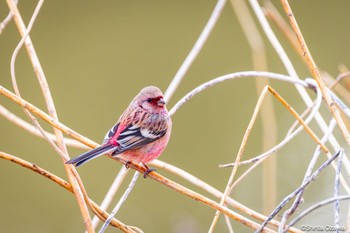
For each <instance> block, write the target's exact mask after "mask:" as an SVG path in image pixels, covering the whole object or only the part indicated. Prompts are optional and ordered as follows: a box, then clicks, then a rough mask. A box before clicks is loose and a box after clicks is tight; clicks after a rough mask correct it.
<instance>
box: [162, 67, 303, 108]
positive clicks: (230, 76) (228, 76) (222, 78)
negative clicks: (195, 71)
mask: <svg viewBox="0 0 350 233" xmlns="http://www.w3.org/2000/svg"><path fill="white" fill-rule="evenodd" d="M240 78H270V79H276V80H279V81H284V82H289V83H294V84H298V85H300V86H303V87H308V84H307V83H306V82H304V81H302V80H299V79H292V78H291V77H289V76H286V75H282V74H276V73H271V72H264V71H244V72H237V73H232V74H226V75H223V76H220V77H217V78H214V79H212V80H210V81H207V82H205V83H203V84H201V85H199V86H198V87H196V88H194V89H193V90H192V91H190V92H188V93H187V94H186V95H185V96H184V97H182V99H180V100H179V101H178V102H177V103H176V104H175V105H174V106H173V107H172V108H171V110H170V111H169V114H170V115H173V114H174V113H175V112H176V111H177V110H178V109H179V108H180V107H181V106H182V105H183V104H184V103H186V102H187V101H188V100H190V99H191V98H192V97H194V96H195V95H197V94H198V93H200V92H202V91H204V90H206V89H208V88H209V87H212V86H214V85H216V84H218V83H221V82H225V81H227V80H232V79H240ZM298 85H297V86H298Z"/></svg>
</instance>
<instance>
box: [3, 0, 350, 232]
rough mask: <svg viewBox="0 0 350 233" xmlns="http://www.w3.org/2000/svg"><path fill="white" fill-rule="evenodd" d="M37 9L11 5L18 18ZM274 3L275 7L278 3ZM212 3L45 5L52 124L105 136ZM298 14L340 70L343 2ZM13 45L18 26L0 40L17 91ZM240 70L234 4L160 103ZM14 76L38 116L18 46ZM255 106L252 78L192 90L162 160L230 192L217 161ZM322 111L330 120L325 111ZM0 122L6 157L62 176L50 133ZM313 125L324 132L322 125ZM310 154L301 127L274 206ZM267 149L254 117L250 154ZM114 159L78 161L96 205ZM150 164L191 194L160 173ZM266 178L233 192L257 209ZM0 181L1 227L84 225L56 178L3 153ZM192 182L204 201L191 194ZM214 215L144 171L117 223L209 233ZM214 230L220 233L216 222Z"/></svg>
mask: <svg viewBox="0 0 350 233" xmlns="http://www.w3.org/2000/svg"><path fill="white" fill-rule="evenodd" d="M36 3H37V2H36V1H20V2H19V9H20V12H21V14H22V17H23V19H24V21H25V22H26V23H28V22H29V19H30V17H31V15H32V13H33V11H34V8H35V6H36ZM274 3H275V5H276V6H277V7H278V9H279V10H280V12H281V13H282V14H283V11H281V8H280V5H279V2H278V1H274ZM215 4H216V2H215V1H103V2H101V1H46V2H45V3H44V5H43V7H42V9H41V11H40V13H39V16H38V18H37V20H36V23H35V25H34V27H33V29H32V32H31V38H32V40H33V43H34V46H35V48H36V51H37V53H38V56H39V59H40V62H41V64H42V66H43V69H44V71H45V74H46V77H47V80H48V82H49V85H50V88H51V92H52V95H53V98H54V101H55V104H56V108H57V111H58V115H59V119H60V121H61V122H62V123H64V124H66V125H67V126H69V127H71V128H72V129H74V130H75V131H77V132H79V133H81V134H83V135H85V136H87V137H89V138H91V139H93V140H95V141H97V142H101V141H102V138H103V136H104V135H105V133H106V131H107V130H109V128H110V127H111V126H112V125H113V124H114V123H115V121H116V120H117V119H118V117H119V115H120V114H121V113H122V112H123V110H124V109H125V108H126V106H127V105H128V104H129V102H130V101H131V99H132V98H133V97H134V95H135V94H136V93H137V92H138V91H139V90H140V89H141V88H143V87H144V86H146V85H156V86H159V87H160V88H161V89H162V90H163V91H165V90H166V88H167V87H168V85H169V83H170V81H171V80H172V78H173V76H174V75H175V73H176V71H177V70H178V68H179V67H180V65H181V64H182V62H183V61H184V59H185V57H186V56H187V54H188V53H189V51H190V49H191V48H192V46H193V45H194V43H195V41H196V39H197V37H198V36H199V34H200V32H201V30H202V29H203V27H204V26H205V24H206V22H207V20H208V19H209V16H210V15H211V12H212V10H213V8H214V6H215ZM292 8H293V10H294V13H295V16H296V18H297V20H298V22H299V24H300V27H301V30H302V32H303V34H304V37H305V39H306V42H307V43H308V46H309V48H310V50H311V52H312V54H313V56H314V58H315V60H316V62H317V64H318V66H319V68H320V69H322V70H326V71H327V72H329V73H330V74H331V75H333V76H336V75H337V74H338V65H339V64H341V63H343V64H345V65H349V62H350V58H349V51H350V43H349V36H350V31H349V30H348V24H349V22H350V16H349V14H348V9H350V2H349V1H344V0H343V1H336V2H334V1H315V0H309V1H293V2H292ZM7 14H8V7H7V5H6V2H5V1H1V2H0V18H1V19H3V18H5V17H6V15H7ZM273 28H274V29H276V27H273ZM277 35H278V36H279V38H280V40H281V41H282V43H283V45H284V46H285V48H286V50H287V52H288V54H289V56H290V58H291V59H292V61H293V64H294V65H295V67H296V68H297V69H298V73H299V75H300V77H302V78H305V77H308V76H310V74H309V72H308V70H307V68H306V67H305V66H304V64H303V63H302V62H301V61H300V59H299V56H298V55H297V54H296V53H295V51H294V50H293V49H292V48H291V46H290V45H289V44H288V42H287V41H286V40H285V38H284V37H283V35H282V34H281V33H280V32H279V31H278V30H277ZM19 40H20V36H19V34H18V31H17V29H16V26H15V24H14V22H11V23H10V24H9V25H8V26H7V27H6V28H5V30H4V31H3V32H2V34H1V35H0V77H1V79H0V80H1V85H3V86H4V87H6V88H9V89H10V90H13V88H12V85H11V80H10V66H9V65H10V58H11V55H12V52H13V50H14V48H15V47H16V45H17V43H18V42H19ZM266 49H267V53H268V70H269V71H272V72H277V73H284V74H285V73H286V71H285V69H284V67H283V66H282V64H281V62H280V61H279V59H278V57H277V56H276V54H275V52H274V51H273V50H272V47H271V46H270V45H267V46H266ZM247 70H253V65H252V60H251V52H250V48H249V46H248V43H247V40H246V39H245V37H244V34H243V33H242V30H241V27H240V25H239V24H238V21H237V18H236V16H235V14H234V11H233V9H232V6H231V5H230V3H229V2H228V3H227V4H226V7H225V9H224V11H223V13H222V15H221V17H220V19H219V21H218V24H217V25H216V27H215V29H214V30H213V32H212V34H211V36H210V37H209V39H208V41H207V43H206V44H205V46H204V48H203V50H202V51H201V53H200V54H199V56H198V59H197V60H196V61H195V62H194V64H193V65H192V67H191V69H190V70H189V72H188V73H187V74H186V76H185V78H184V80H183V82H182V83H181V85H180V86H179V88H178V89H177V91H176V93H175V94H174V96H173V97H172V99H171V100H170V102H169V103H168V108H169V109H170V108H171V107H172V106H173V105H174V104H175V103H176V102H177V101H178V100H179V99H180V98H181V97H182V96H184V95H185V94H186V93H187V92H189V91H190V90H192V89H193V88H195V87H196V86H198V85H199V84H201V83H203V82H205V81H208V80H210V79H212V78H215V77H218V76H221V75H224V74H227V73H232V72H237V71H247ZM16 75H17V79H18V83H19V86H20V90H21V92H22V96H23V97H24V98H25V99H27V100H28V101H30V102H31V103H33V104H35V105H36V106H38V107H40V108H41V109H43V110H45V111H46V108H45V104H44V101H43V98H42V95H41V90H40V87H39V85H38V82H37V80H36V77H35V75H34V73H33V68H32V66H31V64H30V62H29V59H28V56H27V54H26V51H25V50H24V49H22V50H21V52H20V54H19V56H18V59H17V61H16ZM272 86H273V87H274V88H276V89H277V91H278V92H279V93H280V94H281V95H282V96H283V97H284V98H286V100H287V101H289V102H290V104H291V105H292V106H293V107H294V108H295V109H297V110H298V111H299V112H300V113H301V112H302V111H303V109H304V104H303V102H302V101H301V99H300V98H299V96H298V94H297V93H296V91H295V89H294V88H293V87H292V86H291V85H289V84H284V83H279V82H275V81H274V82H272ZM310 93H311V92H310ZM311 94H312V96H314V94H313V93H311ZM0 100H1V104H2V105H3V106H5V107H7V108H8V109H10V110H11V111H13V112H14V113H16V114H18V115H19V116H21V117H23V118H24V119H26V118H25V115H24V113H23V111H22V110H21V109H20V108H19V107H17V106H16V105H15V104H13V103H12V102H10V101H9V100H8V99H6V98H5V97H3V96H0ZM256 101H257V95H256V90H255V83H254V80H253V79H249V80H243V79H241V80H234V81H228V82H226V83H224V84H220V85H217V86H215V87H213V88H210V89H209V90H207V91H205V92H203V93H201V94H199V95H198V96H196V97H195V98H193V99H192V100H191V101H189V102H188V103H186V104H185V105H184V106H183V107H182V108H180V109H179V111H178V112H177V113H176V114H175V115H174V116H173V133H172V138H171V141H170V143H169V145H168V148H167V149H166V151H165V152H164V153H163V155H162V157H161V160H164V161H166V162H168V163H171V164H173V165H175V166H178V167H180V168H182V169H184V170H186V171H188V172H190V173H192V174H194V175H195V176H197V177H199V178H200V179H202V180H204V181H206V182H208V183H209V184H211V185H212V186H214V187H216V188H218V189H220V190H224V188H225V186H226V183H227V180H228V177H229V174H230V172H231V169H219V168H218V164H223V163H228V162H231V161H233V160H234V158H235V155H236V153H237V151H238V148H239V145H240V143H241V140H242V137H243V134H244V131H245V129H246V127H247V125H248V122H249V120H250V117H251V115H252V112H253V109H254V107H255V103H256ZM274 104H275V109H276V111H277V122H276V124H278V141H280V140H281V139H282V138H283V137H284V136H285V134H286V132H287V130H288V128H289V127H290V125H291V124H292V122H293V121H294V119H293V118H292V117H291V116H290V114H289V113H288V112H287V111H286V110H285V109H284V108H282V107H281V106H280V104H279V103H277V102H276V101H274ZM323 110H324V112H325V115H327V110H326V109H325V108H324V109H323ZM43 125H44V126H45V129H48V130H49V129H50V127H48V126H47V125H46V124H45V123H43ZM312 126H315V125H312ZM0 129H1V131H0V132H1V133H0V137H1V138H0V139H1V140H0V150H1V151H4V152H7V153H10V154H13V155H15V156H18V157H20V158H23V159H26V160H28V161H30V162H33V163H35V164H37V165H38V166H41V167H43V168H45V169H47V170H49V171H51V172H53V173H55V174H57V175H59V176H61V177H63V178H65V179H67V177H66V174H65V171H64V168H63V164H62V161H61V159H60V158H59V156H58V155H57V153H56V152H55V151H54V150H53V149H52V148H51V147H50V146H49V145H48V144H47V143H46V142H45V141H43V140H42V139H39V138H37V137H34V136H32V135H31V134H29V133H27V132H24V131H23V130H21V129H20V128H19V127H17V126H15V125H13V124H11V123H9V122H8V121H7V120H6V119H4V118H2V117H1V118H0ZM314 129H316V132H319V130H318V129H317V127H314ZM338 133H339V132H338ZM338 138H341V137H338ZM341 142H342V141H341ZM342 143H343V142H342ZM344 145H345V144H344ZM314 148H315V144H314V142H313V141H312V140H311V139H310V138H309V137H308V136H307V135H306V133H302V134H301V135H300V136H298V137H297V138H296V139H294V140H293V141H292V142H291V143H289V144H288V145H287V146H286V147H284V148H283V149H282V150H281V151H280V152H279V153H278V155H279V156H278V177H277V185H278V191H279V192H278V199H277V200H276V201H277V202H279V201H280V200H281V199H282V198H283V197H284V196H286V195H287V194H289V193H290V192H291V191H293V190H294V189H295V188H296V187H297V186H298V185H299V183H300V182H301V179H302V177H303V174H304V171H305V169H306V167H307V164H308V163H309V160H310V157H311V155H312V153H313V150H314ZM69 152H70V156H71V157H74V156H76V155H78V154H79V153H82V152H83V151H82V150H78V149H71V148H70V149H69ZM262 152H263V151H262V139H261V122H260V121H257V124H256V125H255V127H254V130H253V132H252V135H251V138H250V139H249V142H248V145H247V148H246V152H245V154H244V158H245V159H247V158H249V157H252V156H255V155H258V154H260V153H262ZM120 167H121V164H119V163H116V162H113V161H112V160H110V159H108V158H106V157H102V158H100V159H97V160H94V161H93V162H90V163H88V164H86V165H85V166H83V167H81V168H79V169H78V171H79V172H80V175H81V177H82V179H83V181H84V184H85V187H86V189H87V191H88V193H89V195H90V197H91V198H92V199H93V200H94V201H96V202H97V203H100V202H101V201H102V199H103V197H104V194H105V193H106V191H107V189H108V188H109V186H110V184H111V182H112V181H113V179H114V177H115V176H116V174H117V173H118V171H119V169H120ZM243 170H245V168H241V169H239V170H238V172H239V174H241V173H242V171H243ZM158 172H159V173H160V174H163V175H166V176H167V177H169V178H171V179H175V180H176V181H177V182H180V183H181V184H184V185H186V186H187V185H188V186H189V187H190V188H193V187H192V186H191V185H189V184H188V183H187V182H183V181H182V180H181V179H179V178H176V177H174V176H172V175H171V174H168V173H167V172H165V171H162V170H161V169H159V170H158ZM261 172H262V169H261V166H260V167H259V168H258V169H256V170H255V171H254V172H252V173H251V174H250V175H249V176H248V177H247V178H246V179H245V180H244V181H243V182H242V183H241V184H240V185H239V186H237V188H236V189H235V190H234V192H233V193H232V195H231V196H232V197H233V198H234V199H236V200H238V201H240V202H242V203H243V204H245V205H247V206H248V207H250V208H252V209H254V210H256V211H262V206H263V199H262V185H264V184H262V180H261V176H262V175H261V174H262V173H261ZM130 178H131V176H129V177H128V180H129V179H130ZM126 184H127V183H126ZM126 184H125V185H123V187H122V190H124V189H125V188H126ZM0 187H1V192H0V206H1V208H0V229H1V232H27V233H31V232H35V233H40V232H82V231H83V229H84V225H83V222H82V218H81V215H80V212H79V209H78V206H77V204H76V201H75V198H74V197H73V195H71V194H70V193H68V192H67V191H66V190H64V189H62V188H61V187H59V186H57V185H56V184H54V183H52V182H51V181H49V180H47V179H44V178H43V177H41V176H39V175H37V174H34V173H33V172H31V171H28V170H26V169H23V168H22V167H19V166H17V165H14V164H12V163H10V162H8V161H4V160H0ZM332 189H333V172H332V171H330V169H328V170H327V171H326V172H324V173H323V174H322V175H321V176H320V177H319V180H318V182H315V183H314V184H312V185H311V186H310V187H309V188H308V192H307V193H306V194H305V198H306V201H307V203H306V204H305V205H306V206H308V205H310V204H312V203H315V202H317V201H319V200H321V199H324V198H326V197H330V196H331V195H332V192H333V191H332ZM194 190H196V191H199V192H201V193H203V194H205V195H207V194H206V193H204V192H202V191H201V190H198V189H197V188H194ZM120 195H122V192H120V193H119V194H118V195H117V197H116V198H115V202H114V203H113V205H115V204H116V202H117V201H118V200H119V197H120ZM209 197H210V198H212V197H211V196H209ZM303 207H305V206H303ZM214 213H215V211H214V210H212V209H210V208H208V207H206V206H204V205H202V204H200V203H199V202H195V201H193V200H191V199H189V198H187V197H184V196H182V195H180V194H178V193H177V192H175V191H173V190H171V189H169V188H166V187H164V186H163V185H160V184H158V183H157V182H153V181H152V180H150V179H140V180H139V181H138V182H137V184H136V187H135V189H134V190H133V192H132V193H131V195H130V197H129V199H128V200H127V201H126V203H125V204H124V205H123V206H122V208H121V210H120V212H119V213H118V214H117V216H116V217H117V218H118V219H120V220H121V221H123V222H124V223H126V224H129V225H135V226H137V227H139V228H141V229H142V230H144V231H145V232H206V231H207V230H208V229H209V226H210V223H211V221H212V218H213V216H214ZM332 216H333V213H332V209H331V208H328V209H327V208H325V209H322V211H321V210H320V211H318V212H317V214H315V215H313V216H311V217H309V218H307V219H306V220H305V221H304V224H305V223H307V224H312V223H315V224H319V223H325V222H327V223H328V221H329V224H332V222H333V220H332V218H331V217H332ZM341 220H344V218H343V217H342V219H341ZM232 224H233V226H234V227H235V229H237V231H239V232H251V230H250V229H248V228H245V227H242V226H241V225H240V224H238V223H236V222H232ZM115 231H117V230H115V229H113V228H110V229H109V230H108V231H107V232H115ZM216 232H227V227H226V224H225V221H224V218H223V217H221V218H220V220H219V223H218V226H217V228H216Z"/></svg>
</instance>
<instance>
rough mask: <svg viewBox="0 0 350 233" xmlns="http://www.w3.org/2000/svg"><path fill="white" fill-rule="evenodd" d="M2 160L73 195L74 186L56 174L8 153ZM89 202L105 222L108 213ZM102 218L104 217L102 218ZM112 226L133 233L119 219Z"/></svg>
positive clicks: (114, 220)
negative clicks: (31, 172) (38, 175)
mask: <svg viewBox="0 0 350 233" xmlns="http://www.w3.org/2000/svg"><path fill="white" fill-rule="evenodd" d="M0 158H2V159H4V160H8V161H11V162H13V163H15V164H17V165H20V166H22V167H24V168H27V169H29V170H31V171H33V172H35V173H38V174H40V175H42V176H44V177H46V178H48V179H49V180H51V181H53V182H55V183H56V184H58V185H60V186H61V187H63V188H65V189H66V190H68V191H69V192H71V193H73V187H72V185H71V184H70V183H69V182H67V181H65V180H64V179H62V178H60V177H59V176H56V175H55V174H53V173H51V172H49V171H47V170H45V169H43V168H41V167H39V166H37V165H35V164H34V163H30V162H28V161H26V160H24V159H21V158H18V157H16V156H13V155H10V154H8V153H5V152H2V151H0ZM88 201H89V202H90V205H91V207H92V208H91V210H92V211H93V212H94V213H95V214H96V215H97V216H99V218H100V219H101V220H102V221H104V220H106V219H107V218H108V216H109V215H108V213H107V212H105V211H104V210H102V209H101V208H100V207H99V206H98V205H97V204H96V203H95V202H93V201H92V200H91V199H88ZM101 216H102V217H101ZM111 225H112V226H114V227H117V228H119V229H121V230H123V231H124V232H132V230H131V229H129V227H128V226H127V225H125V224H124V223H122V222H120V221H119V220H117V219H113V220H112V222H111Z"/></svg>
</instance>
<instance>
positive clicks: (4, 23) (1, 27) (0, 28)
mask: <svg viewBox="0 0 350 233" xmlns="http://www.w3.org/2000/svg"><path fill="white" fill-rule="evenodd" d="M17 3H18V0H16V4H17ZM12 19H13V14H12V12H11V11H10V12H9V13H8V15H7V16H6V18H5V19H4V20H3V21H2V22H1V23H0V34H1V33H2V32H3V31H4V29H5V27H6V26H7V24H8V23H9V22H11V20H12Z"/></svg>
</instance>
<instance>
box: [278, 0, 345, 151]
mask: <svg viewBox="0 0 350 233" xmlns="http://www.w3.org/2000/svg"><path fill="white" fill-rule="evenodd" d="M281 3H282V5H283V8H284V11H285V13H286V15H287V16H288V18H289V22H290V24H291V26H292V28H293V30H294V32H295V34H296V36H297V38H298V41H299V44H300V47H301V48H302V51H303V55H304V57H305V59H306V61H307V64H308V67H309V69H310V71H311V73H312V76H313V77H314V78H315V80H316V82H317V84H318V86H319V87H320V90H321V92H322V96H323V98H324V99H325V101H326V103H327V105H328V108H329V109H330V111H331V112H332V114H333V116H334V118H335V120H336V121H337V123H338V126H339V128H340V130H341V132H342V133H343V136H344V138H345V140H346V142H347V144H348V145H349V146H350V134H349V131H348V129H347V128H346V125H345V123H344V121H343V119H342V118H341V116H340V113H339V111H338V109H337V108H336V107H335V106H334V102H333V101H332V98H331V97H330V95H329V92H328V89H327V87H326V85H325V83H324V81H323V80H322V77H321V75H320V72H319V70H318V68H317V66H316V63H315V61H314V59H313V58H312V56H311V53H310V51H309V49H308V47H307V44H306V42H305V40H304V37H303V35H302V33H301V31H300V28H299V26H298V23H297V21H296V19H295V17H294V14H293V11H292V9H291V7H290V5H289V3H288V1H287V0H281Z"/></svg>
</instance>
